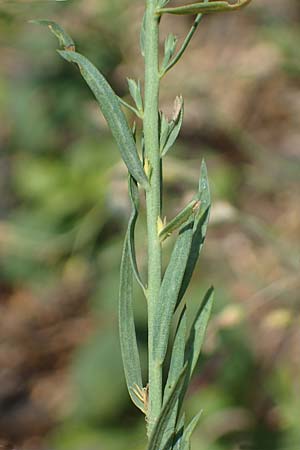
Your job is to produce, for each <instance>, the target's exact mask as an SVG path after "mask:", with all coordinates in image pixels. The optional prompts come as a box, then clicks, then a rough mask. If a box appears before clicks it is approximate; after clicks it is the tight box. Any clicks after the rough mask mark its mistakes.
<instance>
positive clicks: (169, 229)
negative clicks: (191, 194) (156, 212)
mask: <svg viewBox="0 0 300 450" xmlns="http://www.w3.org/2000/svg"><path fill="white" fill-rule="evenodd" d="M199 204H200V203H199V200H191V201H190V202H189V203H188V204H187V206H186V207H185V208H184V209H183V210H182V211H180V213H179V214H177V216H175V217H174V219H172V220H171V221H170V222H169V223H168V224H167V225H166V226H165V227H163V229H162V230H161V231H160V232H159V238H160V240H161V242H163V241H164V240H165V239H166V238H167V237H168V236H170V234H172V233H173V231H175V230H178V228H179V227H180V226H181V225H182V224H184V223H185V222H186V221H187V220H188V219H189V218H190V217H191V216H192V215H193V214H194V213H195V211H196V210H197V206H198V205H199Z"/></svg>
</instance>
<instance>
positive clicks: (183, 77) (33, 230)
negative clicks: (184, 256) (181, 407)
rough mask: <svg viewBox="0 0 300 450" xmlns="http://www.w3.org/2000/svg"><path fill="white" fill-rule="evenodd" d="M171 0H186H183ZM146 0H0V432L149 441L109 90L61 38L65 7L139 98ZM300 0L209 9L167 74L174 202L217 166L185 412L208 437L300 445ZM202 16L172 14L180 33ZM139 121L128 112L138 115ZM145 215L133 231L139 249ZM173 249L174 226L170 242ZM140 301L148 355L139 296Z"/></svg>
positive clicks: (4, 441)
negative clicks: (71, 57) (104, 102)
mask: <svg viewBox="0 0 300 450" xmlns="http://www.w3.org/2000/svg"><path fill="white" fill-rule="evenodd" d="M173 3H174V4H175V3H176V2H173ZM143 7H144V2H143V1H142V0H69V1H68V2H62V3H54V2H49V3H46V2H44V3H42V2H31V3H29V2H27V1H26V0H19V1H15V0H0V51H1V65H0V114H1V120H0V146H1V153H0V186H1V196H0V277H1V278H0V310H1V316H0V317H1V318H0V321H1V326H0V342H1V346H0V439H1V442H0V447H1V445H2V448H9V445H10V443H11V445H12V446H15V447H16V448H17V449H22V450H63V449H68V450H69V449H70V450H71V449H72V450H94V449H95V450H96V449H97V450H102V449H103V450H129V449H130V450H142V449H145V438H144V429H145V422H144V419H143V417H141V416H140V415H139V413H138V412H137V411H136V410H135V409H134V407H133V406H132V405H131V403H130V401H129V399H128V395H127V392H126V388H125V383H124V377H123V372H122V366H121V358H120V351H119V343H118V334H117V296H118V273H119V263H120V255H121V247H122V239H123V237H124V231H125V227H126V222H127V219H128V215H129V205H128V200H127V186H126V173H125V170H124V167H123V165H122V163H121V162H120V158H119V154H118V152H117V150H116V148H115V145H114V143H113V142H112V140H111V137H110V135H109V132H108V130H107V127H106V124H105V122H104V120H103V118H102V116H101V114H100V112H99V110H98V107H97V105H96V103H95V101H94V99H93V97H92V95H91V93H90V92H89V90H88V88H87V87H86V86H85V83H84V82H83V80H82V79H81V77H80V74H79V73H78V71H77V70H76V69H75V68H74V67H73V66H72V65H70V64H67V63H66V62H65V61H63V60H62V59H61V58H60V57H59V56H58V55H57V53H56V51H55V50H56V48H57V42H56V39H55V38H54V37H53V36H52V35H51V33H49V32H48V31H47V30H46V29H43V28H41V27H38V26H35V25H31V24H28V20H29V19H37V18H47V19H52V20H57V21H59V22H60V23H61V24H62V25H64V26H65V28H66V29H67V31H68V32H69V33H70V34H71V35H72V36H73V38H74V40H75V42H76V44H77V48H78V51H80V52H81V53H84V54H85V55H86V56H87V57H88V58H89V59H91V60H92V61H93V62H94V63H95V64H96V65H97V66H98V67H99V68H101V70H102V72H103V73H104V74H105V76H106V77H107V78H108V79H109V81H110V83H111V84H112V86H113V87H114V89H115V90H116V92H117V93H118V94H119V95H120V96H123V97H124V98H125V99H127V100H128V101H130V100H129V98H128V89H127V84H126V77H131V78H136V79H141V80H142V79H143V61H142V58H141V56H140V54H139V27H140V22H141V18H142V15H143ZM299 21H300V3H299V1H298V0H285V1H284V2H283V1H282V0H264V1H258V0H253V2H252V4H251V5H250V7H248V8H246V9H244V10H242V11H240V12H239V13H234V14H222V15H221V14H220V15H215V16H209V17H206V18H205V20H203V22H202V24H201V26H200V27H199V30H198V32H197V35H196V37H195V38H194V40H193V41H192V44H191V46H190V48H189V50H188V51H187V53H186V55H185V58H184V59H183V60H182V61H181V62H180V63H179V64H178V65H177V66H176V67H175V68H174V69H173V70H172V71H171V72H170V73H169V74H168V76H167V77H165V79H164V80H163V83H162V92H161V107H162V109H163V110H164V111H165V113H166V114H171V111H172V105H173V101H174V98H175V96H176V95H178V94H182V95H183V96H184V98H185V120H184V126H183V129H182V132H181V134H180V138H179V140H178V142H177V144H176V146H175V147H174V149H173V150H172V151H171V152H170V153H169V154H168V156H167V158H166V160H165V181H166V188H165V192H164V204H165V214H166V215H167V216H168V217H172V216H173V214H175V213H176V212H177V211H178V210H179V209H180V208H181V207H182V206H183V205H184V204H186V202H187V201H188V200H190V198H191V197H192V195H193V192H194V190H195V189H196V187H197V179H198V174H199V168H200V161H201V158H202V157H205V159H206V162H207V164H208V168H209V174H210V181H211V189H212V195H213V210H212V219H211V226H210V228H209V233H208V239H207V241H206V246H205V249H204V251H203V254H202V257H201V259H200V264H199V265H198V269H197V271H196V273H195V276H194V278H193V281H192V285H191V288H190V290H189V293H188V304H189V310H190V312H191V314H192V312H193V311H194V310H195V309H196V308H197V305H198V304H199V302H200V301H201V298H202V295H203V292H204V291H205V290H206V289H207V287H209V286H210V285H211V284H213V285H214V286H215V288H216V303H215V309H214V314H213V318H212V320H211V323H210V327H209V330H208V336H207V340H206V344H205V348H204V351H203V354H202V358H201V361H200V363H199V367H198V370H197V373H196V376H195V378H194V382H193V384H192V387H191V389H190V392H189V396H188V398H187V402H186V407H187V410H188V416H192V415H193V414H195V413H196V412H198V411H199V409H203V410H204V412H203V416H202V420H201V421H200V425H199V427H198V428H197V430H196V432H195V435H194V439H193V445H194V446H193V448H194V449H195V450H238V449H240V450H243V449H245V450H252V449H253V450H269V449H270V450H271V449H272V450H280V449H282V450H283V449H286V450H298V449H299V446H300V429H299V409H300V376H299V374H300V346H299V343H300V298H299V288H300V277H299V265H300V252H299V250H300V248H299V237H300V202H299V196H300V53H299V49H300V28H299ZM191 23H192V18H189V17H187V18H183V17H181V18H174V17H173V18H171V17H168V18H166V19H164V20H163V21H162V36H161V39H162V43H163V39H164V38H165V36H166V35H167V33H168V32H170V31H172V32H173V33H175V34H177V35H178V37H179V40H180V41H182V39H183V38H184V36H185V34H186V32H187V31H188V29H189V27H190V26H191ZM128 120H129V121H130V122H132V121H133V117H132V116H130V115H128ZM144 222H145V220H144V218H143V217H142V218H141V220H140V223H139V227H138V233H137V248H138V254H139V259H140V262H141V265H143V261H144V258H145V253H146V248H145V239H144V225H145V223H144ZM164 248H165V254H166V256H167V255H168V253H169V252H170V249H171V242H170V243H169V244H167V245H165V247H164ZM136 316H137V322H138V335H139V342H140V344H141V354H142V359H143V363H144V367H146V316H145V304H144V300H143V299H142V298H141V296H140V293H139V291H138V290H137V297H136Z"/></svg>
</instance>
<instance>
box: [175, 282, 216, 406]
mask: <svg viewBox="0 0 300 450" xmlns="http://www.w3.org/2000/svg"><path fill="white" fill-rule="evenodd" d="M213 300H214V289H213V288H212V287H211V288H209V289H208V291H207V292H206V294H205V296H204V299H203V301H202V303H201V305H200V307H199V309H198V312H197V314H196V317H195V319H194V322H193V324H192V326H191V329H190V333H189V337H188V340H187V344H186V348H185V357H184V358H185V363H186V364H187V365H188V368H187V372H186V379H185V383H184V386H183V388H182V393H181V395H180V399H179V408H181V405H182V403H183V400H184V396H185V393H186V391H187V388H188V385H189V382H190V380H191V378H192V375H193V372H194V370H195V367H196V364H197V362H198V359H199V356H200V353H201V349H202V345H203V342H204V337H205V332H206V328H207V324H208V321H209V318H210V315H211V311H212V307H213Z"/></svg>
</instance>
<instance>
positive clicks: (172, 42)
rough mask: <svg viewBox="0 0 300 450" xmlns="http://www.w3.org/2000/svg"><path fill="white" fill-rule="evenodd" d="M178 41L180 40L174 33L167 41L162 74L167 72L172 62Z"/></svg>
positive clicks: (169, 35)
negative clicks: (166, 69)
mask: <svg viewBox="0 0 300 450" xmlns="http://www.w3.org/2000/svg"><path fill="white" fill-rule="evenodd" d="M177 40H178V39H177V37H176V36H175V35H174V34H173V33H170V34H168V36H167V38H166V40H165V51H164V58H163V62H162V66H161V72H163V71H164V70H165V68H166V67H167V65H168V64H169V62H170V60H171V59H172V57H173V55H174V53H175V50H176V45H177Z"/></svg>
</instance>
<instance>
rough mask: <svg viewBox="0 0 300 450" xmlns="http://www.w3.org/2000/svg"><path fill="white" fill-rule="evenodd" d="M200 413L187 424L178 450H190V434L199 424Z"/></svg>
mask: <svg viewBox="0 0 300 450" xmlns="http://www.w3.org/2000/svg"><path fill="white" fill-rule="evenodd" d="M201 414H202V411H200V412H199V413H198V414H197V415H196V416H195V417H194V418H193V419H192V420H191V422H190V423H189V425H188V426H187V428H186V430H185V431H184V433H183V437H182V443H181V448H180V450H191V437H192V434H193V432H194V430H195V428H196V426H197V425H198V423H199V420H200V417H201Z"/></svg>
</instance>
